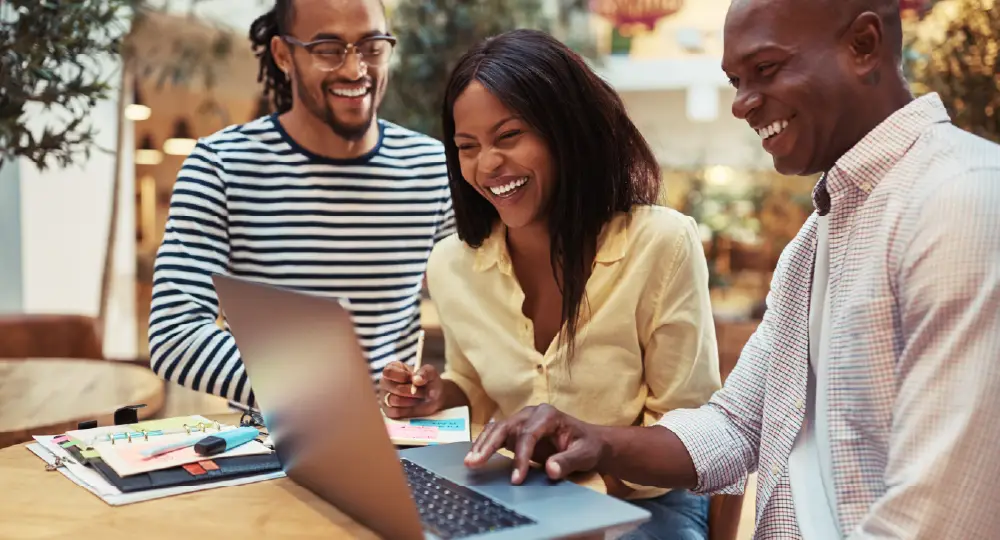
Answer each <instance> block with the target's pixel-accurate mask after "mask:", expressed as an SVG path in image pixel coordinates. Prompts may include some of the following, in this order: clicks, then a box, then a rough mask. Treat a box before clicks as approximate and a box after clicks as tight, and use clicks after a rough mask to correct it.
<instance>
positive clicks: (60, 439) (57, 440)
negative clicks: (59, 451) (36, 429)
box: [52, 435, 69, 444]
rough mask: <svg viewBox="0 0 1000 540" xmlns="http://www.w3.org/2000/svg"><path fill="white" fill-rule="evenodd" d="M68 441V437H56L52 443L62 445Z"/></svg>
mask: <svg viewBox="0 0 1000 540" xmlns="http://www.w3.org/2000/svg"><path fill="white" fill-rule="evenodd" d="M68 440H69V437H67V436H65V435H60V436H58V437H56V438H55V439H52V442H53V443H55V444H62V443H64V442H66V441H68Z"/></svg>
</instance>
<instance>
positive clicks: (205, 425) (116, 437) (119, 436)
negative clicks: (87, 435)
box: [94, 422, 222, 444]
mask: <svg viewBox="0 0 1000 540" xmlns="http://www.w3.org/2000/svg"><path fill="white" fill-rule="evenodd" d="M209 428H213V429H214V431H222V425H221V424H219V422H198V423H197V424H192V425H188V424H184V425H183V427H182V429H172V430H163V429H156V430H152V431H148V430H145V429H141V430H138V431H121V432H118V433H107V434H105V435H102V436H99V437H98V438H97V439H95V440H94V442H109V441H110V442H111V444H115V441H121V440H124V441H127V442H132V440H133V439H136V440H140V439H141V440H143V441H148V440H149V438H150V437H155V436H158V435H174V434H178V433H187V434H188V435H190V434H192V433H198V432H201V433H208V432H209Z"/></svg>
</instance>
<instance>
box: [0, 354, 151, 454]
mask: <svg viewBox="0 0 1000 540" xmlns="http://www.w3.org/2000/svg"><path fill="white" fill-rule="evenodd" d="M163 400H164V382H163V380H162V379H161V378H159V377H157V376H156V374H155V373H153V372H152V371H151V370H149V369H148V368H143V367H141V366H136V365H131V364H125V363H120V362H113V361H108V360H77V359H58V358H37V359H25V360H0V448H3V447H5V446H9V445H11V444H17V443H20V442H24V441H30V440H31V436H32V435H52V434H56V433H62V432H65V431H67V430H70V429H76V427H77V424H78V423H79V422H81V421H85V420H97V421H98V422H99V423H100V425H106V424H111V423H112V419H113V416H114V412H115V410H116V409H118V408H120V407H123V406H126V405H135V404H140V403H145V404H146V406H145V407H144V408H141V409H139V411H138V412H139V418H140V419H145V418H148V417H150V416H152V415H154V414H156V413H157V412H158V411H159V410H160V408H161V407H163ZM36 459H37V458H36Z"/></svg>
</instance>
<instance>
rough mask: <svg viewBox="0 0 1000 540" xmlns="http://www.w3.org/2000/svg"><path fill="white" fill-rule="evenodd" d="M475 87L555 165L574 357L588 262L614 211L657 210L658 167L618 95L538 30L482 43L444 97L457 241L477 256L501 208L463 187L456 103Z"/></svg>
mask: <svg viewBox="0 0 1000 540" xmlns="http://www.w3.org/2000/svg"><path fill="white" fill-rule="evenodd" d="M472 81H479V83H481V84H482V85H483V86H484V87H485V88H486V89H487V90H488V91H489V92H490V93H491V94H493V95H494V96H496V98H497V99H499V100H500V101H501V102H502V103H503V104H504V105H505V106H506V107H507V108H508V109H510V110H511V111H513V112H515V113H517V114H518V115H520V116H521V118H523V119H524V121H525V122H527V123H528V124H530V125H531V126H532V127H533V128H534V129H536V130H537V131H538V132H539V133H540V134H541V135H542V137H543V138H544V139H545V141H546V142H547V143H548V147H549V151H550V152H551V153H552V156H553V158H554V165H555V171H556V182H557V184H556V188H555V193H554V196H553V201H552V207H551V208H550V210H549V236H550V238H551V244H552V248H551V253H550V258H551V261H552V269H553V273H554V274H555V279H556V282H557V283H558V284H559V288H560V291H561V292H562V297H563V300H562V320H563V323H564V324H565V325H566V332H565V335H560V340H563V339H565V340H566V341H567V343H568V346H569V350H568V352H569V354H568V357H572V354H573V347H574V344H575V338H576V332H577V327H578V324H579V319H580V316H579V314H580V305H581V303H582V302H583V301H584V292H585V287H586V282H587V278H588V277H589V276H590V268H589V265H590V264H591V263H592V260H590V257H591V256H592V255H593V254H594V253H595V249H596V248H597V238H598V236H599V235H600V233H601V229H602V228H603V227H604V225H605V224H606V223H608V221H610V220H611V218H612V217H613V216H614V214H615V213H617V212H627V211H629V210H631V209H632V207H633V206H636V205H643V204H654V203H655V202H656V201H657V199H658V197H659V192H660V183H661V176H660V167H659V165H658V164H657V161H656V158H655V156H654V155H653V151H652V150H651V149H650V147H649V145H648V144H647V143H646V140H645V139H644V138H643V136H642V134H640V133H639V130H638V129H637V128H636V127H635V125H634V124H633V123H632V120H631V119H630V118H629V117H628V114H627V113H626V110H625V105H624V104H623V103H622V100H621V98H620V97H619V96H618V94H617V93H616V92H615V91H614V89H612V88H611V86H610V85H608V84H607V83H606V82H604V81H603V80H602V79H601V78H600V77H598V76H597V75H596V74H595V73H594V72H593V71H592V70H591V69H590V68H589V67H588V66H587V64H586V63H585V62H584V61H583V59H582V58H581V57H580V56H579V55H578V54H576V53H575V52H573V51H572V50H571V49H570V48H569V47H567V46H566V45H564V44H563V43H561V42H560V41H559V40H557V39H555V38H553V37H552V36H550V35H548V34H546V33H544V32H539V31H535V30H514V31H511V32H507V33H504V34H500V35H498V36H495V37H492V38H489V39H486V40H484V41H482V42H480V43H479V44H477V45H475V46H474V47H472V48H471V49H470V50H469V51H468V52H467V53H465V55H464V56H463V57H462V58H461V59H460V60H459V62H458V65H457V66H456V67H455V69H454V70H453V71H452V73H451V77H450V80H449V81H448V86H447V88H446V90H445V99H444V110H443V112H442V126H443V128H444V141H443V142H444V145H445V154H446V157H447V161H448V181H449V184H450V186H451V194H452V199H453V205H454V211H455V220H456V225H457V228H458V236H459V238H461V239H462V240H463V241H464V242H465V243H467V244H468V245H470V246H472V247H479V246H480V245H482V243H483V241H484V240H485V239H486V238H487V237H488V236H489V235H490V233H491V232H492V230H493V226H494V224H495V223H496V220H497V219H499V215H498V214H497V211H496V209H495V208H494V207H493V205H492V204H490V203H489V201H487V200H486V199H485V198H483V197H482V196H481V195H480V194H479V193H478V192H477V191H476V190H475V189H474V188H473V187H472V186H470V185H469V184H468V183H467V182H466V181H465V180H464V179H463V178H462V172H461V168H460V166H459V160H458V148H457V146H456V145H455V141H454V136H455V117H454V109H453V108H454V104H455V100H456V99H458V97H459V95H461V93H462V92H463V91H464V90H465V88H466V87H468V86H469V84H470V83H471V82H472Z"/></svg>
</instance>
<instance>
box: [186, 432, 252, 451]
mask: <svg viewBox="0 0 1000 540" xmlns="http://www.w3.org/2000/svg"><path fill="white" fill-rule="evenodd" d="M258 435H260V432H259V431H257V428H255V427H249V426H247V427H241V428H237V429H231V430H228V431H221V432H219V433H213V434H212V435H209V436H208V437H204V438H202V440H200V441H198V444H196V445H194V451H195V452H197V453H198V455H199V456H212V455H215V454H221V453H223V452H228V451H229V450H232V449H233V448H236V447H237V446H240V445H242V444H246V443H248V442H250V441H252V440H254V439H256V438H257V436H258Z"/></svg>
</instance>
